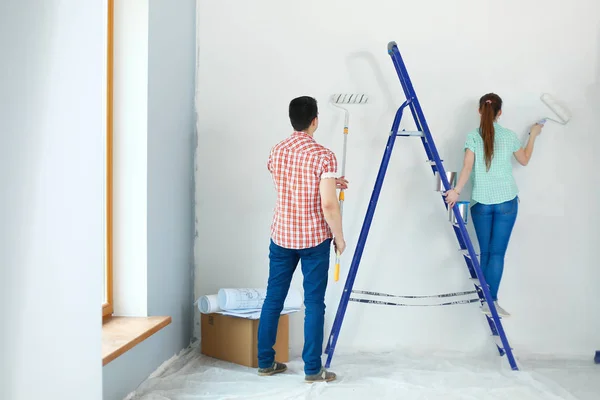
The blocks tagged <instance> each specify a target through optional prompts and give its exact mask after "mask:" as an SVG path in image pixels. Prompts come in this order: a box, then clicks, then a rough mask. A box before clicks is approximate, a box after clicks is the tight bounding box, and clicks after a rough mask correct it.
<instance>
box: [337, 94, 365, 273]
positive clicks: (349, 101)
mask: <svg viewBox="0 0 600 400" xmlns="http://www.w3.org/2000/svg"><path fill="white" fill-rule="evenodd" d="M368 101H369V96H367V95H366V94H364V93H352V94H348V93H336V94H334V95H332V96H331V99H330V103H331V104H332V105H333V106H334V107H337V108H339V109H341V110H344V113H345V118H344V151H343V156H342V175H341V176H346V149H347V146H348V123H349V120H350V111H348V109H347V108H345V107H343V106H342V105H357V104H358V105H362V104H367V103H368ZM339 200H340V214H342V213H343V209H344V189H341V190H340V197H339ZM333 279H334V280H335V281H336V282H337V281H338V280H339V279H340V253H339V252H337V251H336V256H335V270H334V273H333Z"/></svg>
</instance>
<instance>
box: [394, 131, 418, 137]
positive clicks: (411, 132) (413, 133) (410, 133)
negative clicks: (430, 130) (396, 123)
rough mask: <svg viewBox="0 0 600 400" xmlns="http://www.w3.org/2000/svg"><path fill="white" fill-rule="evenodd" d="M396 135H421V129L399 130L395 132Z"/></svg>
mask: <svg viewBox="0 0 600 400" xmlns="http://www.w3.org/2000/svg"><path fill="white" fill-rule="evenodd" d="M396 136H415V137H423V132H422V131H400V132H398V133H397V134H396Z"/></svg>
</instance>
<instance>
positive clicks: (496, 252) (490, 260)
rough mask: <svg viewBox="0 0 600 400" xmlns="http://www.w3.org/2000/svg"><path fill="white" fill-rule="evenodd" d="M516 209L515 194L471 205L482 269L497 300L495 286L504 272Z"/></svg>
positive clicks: (517, 207)
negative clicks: (508, 197)
mask: <svg viewBox="0 0 600 400" xmlns="http://www.w3.org/2000/svg"><path fill="white" fill-rule="evenodd" d="M518 211H519V198H518V197H515V198H514V199H512V200H509V201H506V202H504V203H500V204H481V203H477V204H475V205H474V206H473V207H471V216H472V219H473V225H474V226H475V232H476V233H477V240H478V241H479V249H480V252H481V256H480V260H481V270H482V271H483V276H484V277H485V280H486V281H487V284H488V285H489V286H490V292H491V293H492V299H493V300H494V301H496V300H498V289H499V287H500V280H501V279H502V272H503V271H504V255H505V254H506V249H507V247H508V241H509V239H510V234H511V233H512V229H513V226H514V225H515V221H516V219H517V212H518Z"/></svg>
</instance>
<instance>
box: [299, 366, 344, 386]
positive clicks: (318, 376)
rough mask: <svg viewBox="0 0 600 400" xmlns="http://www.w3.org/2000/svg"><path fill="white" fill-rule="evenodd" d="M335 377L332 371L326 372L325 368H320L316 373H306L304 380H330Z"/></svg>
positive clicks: (313, 381)
mask: <svg viewBox="0 0 600 400" xmlns="http://www.w3.org/2000/svg"><path fill="white" fill-rule="evenodd" d="M335 378H336V375H335V374H334V373H333V372H328V371H327V370H326V369H325V368H321V371H320V372H319V373H318V374H314V375H306V377H305V378H304V381H305V382H307V383H316V382H331V381H334V380H335Z"/></svg>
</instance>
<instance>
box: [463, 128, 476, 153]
mask: <svg viewBox="0 0 600 400" xmlns="http://www.w3.org/2000/svg"><path fill="white" fill-rule="evenodd" d="M476 146H477V142H476V141H475V134H474V133H473V132H471V133H469V134H468V135H467V140H466V141H465V150H466V149H469V150H471V151H472V152H473V153H475V148H476Z"/></svg>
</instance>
